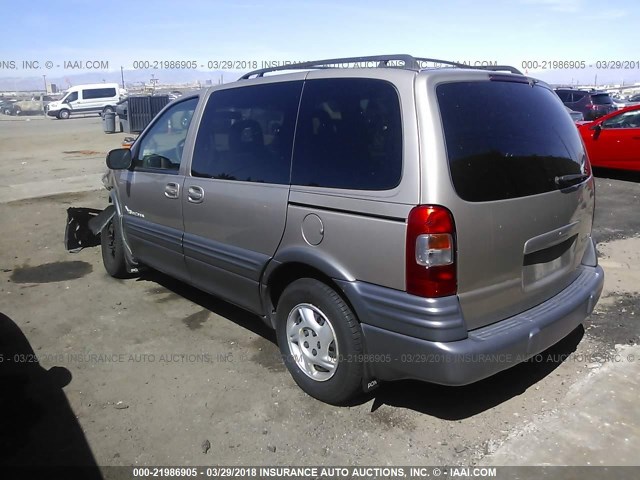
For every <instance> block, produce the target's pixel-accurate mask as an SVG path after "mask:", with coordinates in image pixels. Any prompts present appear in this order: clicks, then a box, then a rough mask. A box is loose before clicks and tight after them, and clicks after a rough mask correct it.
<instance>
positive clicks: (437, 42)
mask: <svg viewBox="0 0 640 480" xmlns="http://www.w3.org/2000/svg"><path fill="white" fill-rule="evenodd" d="M5 2H6V0H2V1H1V2H0V5H2V6H3V8H2V11H3V12H4V13H3V15H2V16H3V18H4V19H5V20H7V19H11V21H3V22H2V23H3V29H2V33H1V34H0V35H1V37H2V42H0V67H5V68H0V77H3V76H4V77H8V76H13V77H15V76H28V75H42V74H50V75H56V74H57V75H60V74H63V75H67V74H73V73H78V71H77V66H78V64H77V63H75V64H74V65H75V66H76V69H75V70H74V69H71V68H67V69H65V68H64V62H65V61H71V62H77V61H82V62H86V61H87V60H98V61H108V62H109V69H110V70H112V71H116V70H117V71H119V70H120V67H121V66H122V67H124V68H125V70H131V69H134V62H136V61H150V62H155V61H158V60H168V61H171V60H173V61H191V60H195V61H196V62H197V64H198V65H199V68H200V66H201V65H204V66H205V68H204V70H206V69H207V68H206V67H208V66H209V63H208V62H210V61H211V62H216V61H218V62H219V61H223V62H227V61H233V62H246V61H249V62H258V65H259V66H262V62H264V61H269V60H271V61H296V60H314V59H319V58H334V57H341V56H360V55H377V54H390V53H409V54H413V55H416V56H424V57H432V58H442V59H449V60H456V61H465V62H475V61H492V62H498V63H501V64H510V65H513V66H516V67H517V68H520V69H522V70H524V69H525V68H524V67H525V66H526V65H524V64H523V63H522V62H525V61H538V62H544V61H558V60H568V61H582V60H584V61H585V63H586V65H587V66H588V65H589V64H592V65H593V66H594V67H595V64H594V62H596V61H608V60H623V61H624V60H628V61H631V62H636V64H635V65H634V64H630V65H629V66H631V67H635V68H629V69H626V70H627V71H623V70H621V71H619V72H615V76H616V77H618V76H619V77H620V78H621V79H625V78H626V79H627V81H630V80H632V79H634V78H636V81H640V65H639V64H638V63H640V49H639V48H638V41H637V39H636V37H637V35H636V30H637V24H638V20H639V19H640V15H639V14H640V2H637V0H617V1H614V2H604V1H602V0H600V1H598V0H512V1H507V0H493V1H491V0H489V1H486V2H481V1H473V0H449V1H439V2H438V1H432V0H422V1H415V2H414V1H408V2H392V1H385V0H366V1H361V0H354V1H350V2H347V1H344V2H339V1H304V0H297V1H290V0H269V1H256V0H238V1H216V0H212V1H206V0H187V1H183V2H177V1H176V0H171V1H165V0H154V1H147V0H135V1H133V0H130V1H127V2H124V1H119V0H108V1H101V2H87V1H81V0H65V1H63V2H52V1H37V2H34V1H32V2H30V5H34V4H35V6H34V7H32V8H29V10H28V11H27V10H26V9H25V10H22V9H16V8H11V9H9V8H7V7H8V2H7V3H5ZM8 10H11V11H8ZM24 60H26V61H33V60H37V61H38V62H39V71H30V70H28V69H24V68H22V66H23V64H22V62H23V61H24ZM8 61H14V62H15V67H14V68H7V67H8V66H9V65H8V64H7V62H8ZM47 61H50V62H52V63H51V64H47V65H48V66H47V67H45V66H44V65H45V62H47ZM49 65H52V66H51V67H49ZM58 65H60V67H58ZM211 66H212V67H213V66H214V64H213V63H212V64H211ZM217 66H220V65H217ZM223 66H224V67H228V65H223ZM83 70H84V69H83ZM527 70H528V73H532V71H533V72H535V71H536V69H528V68H527ZM592 70H593V68H592ZM85 71H86V70H85ZM538 71H540V69H538ZM542 73H544V72H542ZM571 73H575V72H571ZM577 73H580V72H577ZM609 73H611V72H609ZM593 74H594V72H593V71H591V70H590V71H589V72H585V75H586V76H588V77H589V78H590V77H591V76H592V75H593ZM595 74H598V72H597V71H596V72H595ZM603 75H604V72H603Z"/></svg>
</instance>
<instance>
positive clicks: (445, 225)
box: [406, 205, 458, 297]
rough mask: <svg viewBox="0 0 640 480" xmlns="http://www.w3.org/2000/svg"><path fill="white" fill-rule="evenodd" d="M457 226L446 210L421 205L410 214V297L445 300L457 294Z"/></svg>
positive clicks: (408, 289)
mask: <svg viewBox="0 0 640 480" xmlns="http://www.w3.org/2000/svg"><path fill="white" fill-rule="evenodd" d="M455 233H456V232H455V225H454V222H453V216H452V215H451V212H449V210H447V209H446V208H444V207H440V206H432V205H418V206H417V207H414V208H413V209H412V210H411V212H410V213H409V218H408V220H407V244H406V289H407V293H410V294H412V295H418V296H421V297H444V296H447V295H455V294H456V292H457V288H458V285H457V276H456V264H455Z"/></svg>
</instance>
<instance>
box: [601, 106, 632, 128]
mask: <svg viewBox="0 0 640 480" xmlns="http://www.w3.org/2000/svg"><path fill="white" fill-rule="evenodd" d="M602 126H603V127H604V128H640V111H638V110H634V111H631V112H625V113H621V114H620V115H616V116H614V117H611V118H609V119H607V120H605V121H604V122H602Z"/></svg>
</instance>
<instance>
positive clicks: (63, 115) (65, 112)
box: [58, 110, 69, 120]
mask: <svg viewBox="0 0 640 480" xmlns="http://www.w3.org/2000/svg"><path fill="white" fill-rule="evenodd" d="M58 118H59V119H60V120H66V119H67V118H69V110H60V111H59V112H58Z"/></svg>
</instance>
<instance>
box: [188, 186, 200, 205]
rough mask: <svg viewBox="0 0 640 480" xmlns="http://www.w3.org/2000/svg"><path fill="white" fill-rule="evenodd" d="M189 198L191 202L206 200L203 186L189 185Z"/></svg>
mask: <svg viewBox="0 0 640 480" xmlns="http://www.w3.org/2000/svg"><path fill="white" fill-rule="evenodd" d="M187 200H188V201H189V202H191V203H202V201H203V200H204V190H203V189H202V188H201V187H196V186H191V187H189V190H187Z"/></svg>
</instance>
